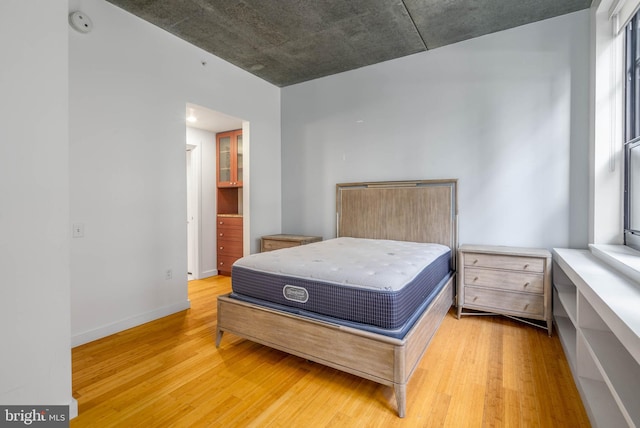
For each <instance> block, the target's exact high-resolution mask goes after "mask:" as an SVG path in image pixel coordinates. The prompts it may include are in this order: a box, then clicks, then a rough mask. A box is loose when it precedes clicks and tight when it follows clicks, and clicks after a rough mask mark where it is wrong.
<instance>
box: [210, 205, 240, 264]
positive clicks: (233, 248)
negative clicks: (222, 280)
mask: <svg viewBox="0 0 640 428" xmlns="http://www.w3.org/2000/svg"><path fill="white" fill-rule="evenodd" d="M216 244H217V245H216V248H217V256H218V273H220V275H231V265H232V264H233V262H235V261H236V260H238V259H239V258H240V257H242V215H238V214H218V216H217V237H216Z"/></svg>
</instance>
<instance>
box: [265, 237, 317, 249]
mask: <svg viewBox="0 0 640 428" xmlns="http://www.w3.org/2000/svg"><path fill="white" fill-rule="evenodd" d="M318 241H322V237H321V236H304V235H287V234H280V235H266V236H263V237H262V238H261V239H260V251H261V252H263V253H264V252H265V251H273V250H278V249H280V248H289V247H297V246H298V245H305V244H310V243H312V242H318Z"/></svg>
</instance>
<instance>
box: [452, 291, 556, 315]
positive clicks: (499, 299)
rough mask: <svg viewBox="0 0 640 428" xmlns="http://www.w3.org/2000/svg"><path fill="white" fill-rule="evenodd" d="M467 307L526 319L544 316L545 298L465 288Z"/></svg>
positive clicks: (535, 295) (536, 295)
mask: <svg viewBox="0 0 640 428" xmlns="http://www.w3.org/2000/svg"><path fill="white" fill-rule="evenodd" d="M464 304H465V307H469V308H474V307H475V308H477V309H481V310H489V311H490V310H492V309H494V310H496V311H499V312H501V313H513V314H516V315H522V316H525V317H536V318H540V317H543V316H544V298H543V296H542V295H541V294H540V295H538V294H525V293H509V292H505V291H499V290H488V289H486V288H476V287H465V290H464Z"/></svg>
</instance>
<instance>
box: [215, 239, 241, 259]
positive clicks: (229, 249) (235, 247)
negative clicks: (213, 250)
mask: <svg viewBox="0 0 640 428" xmlns="http://www.w3.org/2000/svg"><path fill="white" fill-rule="evenodd" d="M218 255H223V256H233V257H241V256H242V241H230V240H227V239H218Z"/></svg>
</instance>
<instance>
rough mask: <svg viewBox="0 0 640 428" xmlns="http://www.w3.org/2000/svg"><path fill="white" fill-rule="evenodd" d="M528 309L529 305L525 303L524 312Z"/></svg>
mask: <svg viewBox="0 0 640 428" xmlns="http://www.w3.org/2000/svg"><path fill="white" fill-rule="evenodd" d="M528 307H529V304H528V303H527V304H526V305H524V310H525V311H526V310H527V308H528Z"/></svg>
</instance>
